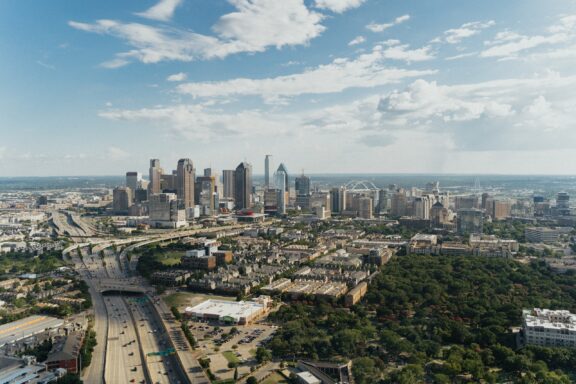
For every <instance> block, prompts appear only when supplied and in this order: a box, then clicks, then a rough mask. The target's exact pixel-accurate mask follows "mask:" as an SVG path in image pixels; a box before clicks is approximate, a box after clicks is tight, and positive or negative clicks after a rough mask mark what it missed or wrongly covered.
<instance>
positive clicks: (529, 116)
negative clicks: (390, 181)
mask: <svg viewBox="0 0 576 384" xmlns="http://www.w3.org/2000/svg"><path fill="white" fill-rule="evenodd" d="M574 86H576V76H568V77H561V76H560V75H558V74H554V73H549V74H547V75H545V76H540V77H533V78H520V79H503V80H493V81H487V82H481V83H473V84H461V85H451V86H446V85H444V86H442V85H438V84H437V83H436V82H428V81H425V80H416V81H415V82H413V83H412V84H411V85H409V86H408V87H406V89H404V90H403V91H394V92H391V93H390V94H388V95H387V96H385V97H383V98H382V99H381V101H380V104H379V110H380V112H381V113H382V122H383V125H382V127H381V128H382V130H383V131H385V132H394V131H402V130H404V129H405V127H410V129H417V130H423V131H426V132H431V133H448V134H449V135H450V137H451V138H452V140H453V144H454V145H455V148H458V149H464V150H533V149H540V150H546V149H554V148H574V147H575V146H576V132H572V130H571V128H570V127H573V126H574V124H576V113H574V112H573V111H575V110H576V97H573V96H571V94H572V89H573V87H574Z"/></svg>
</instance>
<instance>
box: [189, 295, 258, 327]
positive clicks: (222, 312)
mask: <svg viewBox="0 0 576 384" xmlns="http://www.w3.org/2000/svg"><path fill="white" fill-rule="evenodd" d="M268 302H269V298H266V297H260V298H258V299H256V300H255V301H226V300H206V301H204V302H203V303H200V304H198V305H196V306H194V307H187V308H186V309H185V312H186V314H188V315H190V316H193V317H196V318H202V319H211V320H219V321H226V320H227V319H231V320H233V321H234V322H235V323H238V324H247V323H250V322H251V321H253V320H254V319H256V318H257V317H259V316H260V315H262V314H264V313H265V312H266V310H267V307H268Z"/></svg>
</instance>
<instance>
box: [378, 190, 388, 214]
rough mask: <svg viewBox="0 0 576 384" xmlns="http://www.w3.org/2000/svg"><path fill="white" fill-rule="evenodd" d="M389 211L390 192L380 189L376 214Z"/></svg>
mask: <svg viewBox="0 0 576 384" xmlns="http://www.w3.org/2000/svg"><path fill="white" fill-rule="evenodd" d="M387 209H388V191H386V190H385V189H380V190H379V191H378V205H377V206H376V209H375V212H376V213H380V212H386V210H387Z"/></svg>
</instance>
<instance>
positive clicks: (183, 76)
mask: <svg viewBox="0 0 576 384" xmlns="http://www.w3.org/2000/svg"><path fill="white" fill-rule="evenodd" d="M187 77H188V75H187V74H185V73H184V72H179V73H175V74H173V75H170V76H168V77H167V78H166V80H167V81H174V82H177V81H184V80H186V78H187Z"/></svg>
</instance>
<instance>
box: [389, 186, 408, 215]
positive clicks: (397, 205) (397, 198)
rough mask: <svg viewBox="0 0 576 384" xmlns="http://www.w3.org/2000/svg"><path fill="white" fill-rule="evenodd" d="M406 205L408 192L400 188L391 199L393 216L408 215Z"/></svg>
mask: <svg viewBox="0 0 576 384" xmlns="http://www.w3.org/2000/svg"><path fill="white" fill-rule="evenodd" d="M406 205H407V201H406V192H405V191H404V190H403V189H399V190H398V191H396V193H394V194H393V195H392V198H391V201H390V214H391V215H392V216H404V215H406Z"/></svg>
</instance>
